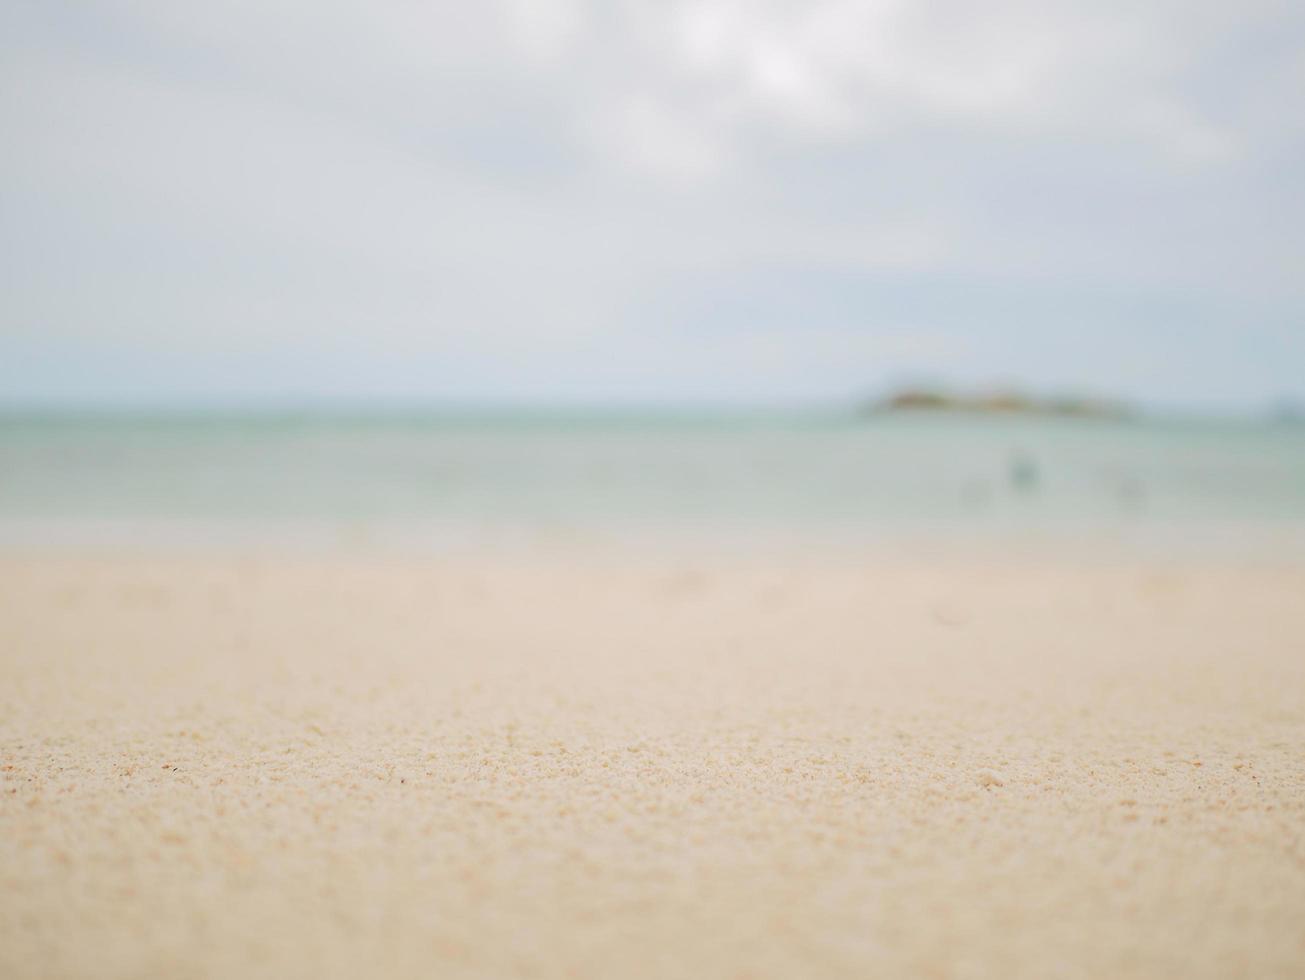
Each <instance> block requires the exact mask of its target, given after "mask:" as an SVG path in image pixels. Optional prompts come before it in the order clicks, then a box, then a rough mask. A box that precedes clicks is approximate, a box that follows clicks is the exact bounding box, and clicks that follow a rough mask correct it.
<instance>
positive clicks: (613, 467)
mask: <svg viewBox="0 0 1305 980" xmlns="http://www.w3.org/2000/svg"><path fill="white" fill-rule="evenodd" d="M1034 538H1036V539H1040V540H1056V539H1067V540H1068V539H1076V540H1085V541H1097V540H1124V541H1135V542H1141V543H1146V544H1148V545H1153V546H1157V547H1183V548H1190V547H1192V546H1203V545H1207V544H1208V545H1210V546H1218V547H1229V546H1231V547H1239V546H1242V545H1247V546H1252V545H1253V546H1254V547H1256V548H1263V547H1269V548H1274V549H1278V550H1292V551H1298V550H1305V549H1302V548H1301V546H1300V541H1301V540H1305V427H1302V426H1298V425H1297V426H1292V425H1272V424H1268V423H1265V424H1250V423H1231V422H1223V423H1198V422H1159V421H1124V422H1120V421H1097V420H1055V419H1034V418H985V417H966V416H947V415H916V416H910V415H884V416H875V417H870V418H860V419H858V418H851V417H844V416H836V415H808V416H756V415H754V416H733V417H727V416H693V415H679V416H674V415H642V416H641V415H636V414H624V415H622V414H597V413H595V414H588V415H581V414H577V415H571V416H565V415H558V414H554V415H530V414H524V413H522V414H515V415H513V414H462V415H446V416H408V417H399V416H386V417H362V416H359V417H345V416H333V417H328V416H315V417H314V416H301V417H290V416H280V417H272V416H265V417H225V418H223V417H216V416H210V417H201V416H190V417H183V416H172V417H168V416H152V417H151V416H136V417H98V418H96V417H85V418H68V417H65V418H54V417H49V418H38V417H22V418H20V417H9V418H7V419H4V420H2V421H0V546H4V547H8V548H22V549H28V548H33V547H37V548H39V547H43V546H50V547H60V548H64V547H78V546H82V545H88V546H89V545H113V546H119V545H124V544H126V545H133V546H140V547H144V548H149V547H153V546H161V547H165V546H171V545H176V544H193V543H204V544H218V545H222V544H231V545H234V546H241V547H243V546H246V545H249V544H251V543H258V542H263V543H296V544H314V545H321V544H326V545H332V544H341V543H342V544H346V545H349V546H377V547H385V548H391V547H397V548H408V547H413V548H419V549H429V548H435V549H440V548H473V549H474V548H479V547H495V546H499V545H504V544H508V545H511V544H520V543H558V542H564V543H565V542H571V543H581V544H583V543H595V544H619V543H622V542H625V541H634V540H642V541H702V542H715V543H721V544H757V543H781V542H787V543H799V544H800V543H803V542H808V543H810V542H821V543H824V544H850V545H853V546H856V545H859V544H862V543H869V542H882V541H885V540H926V539H927V540H937V541H953V540H954V541H963V540H993V539H997V540H1003V541H1016V540H1027V539H1034Z"/></svg>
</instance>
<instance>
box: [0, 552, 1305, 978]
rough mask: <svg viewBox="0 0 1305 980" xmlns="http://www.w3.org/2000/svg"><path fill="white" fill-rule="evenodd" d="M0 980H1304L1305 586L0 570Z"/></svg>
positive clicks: (710, 568)
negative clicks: (800, 979) (434, 979)
mask: <svg viewBox="0 0 1305 980" xmlns="http://www.w3.org/2000/svg"><path fill="white" fill-rule="evenodd" d="M0 754H2V758H0V976H3V977H6V978H11V980H23V978H29V977H33V978H34V977H124V978H125V977H133V978H139V977H168V978H187V977H242V978H243V977H253V978H260V977H278V978H282V977H328V978H329V977H364V976H365V977H381V978H384V977H455V978H456V977H516V976H521V977H540V978H550V977H595V978H600V977H601V978H609V977H636V978H637V977H668V978H669V977H677V978H680V977H683V978H699V977H731V978H742V977H753V978H761V977H775V978H793V977H808V976H810V977H844V976H845V977H867V976H885V977H892V976H901V977H1003V978H1020V977H1030V978H1032V977H1037V978H1049V977H1112V978H1128V977H1147V978H1151V977H1183V978H1193V977H1233V976H1238V977H1284V978H1285V977H1301V976H1305V571H1302V570H1301V569H1300V568H1296V567H1290V566H1281V567H1275V566H1273V565H1272V564H1267V563H1262V564H1256V565H1251V564H1241V565H1239V564H1235V563H1232V562H1223V563H1213V564H1200V563H1197V562H1192V561H1189V562H1183V563H1176V562H1171V563H1149V564H1146V565H1138V564H1136V563H1132V562H1126V561H1122V560H1121V561H1118V562H1111V561H1107V560H1093V561H1091V562H1085V563H1076V562H1073V561H1069V560H1049V559H1039V560H1036V561H1034V560H1020V559H1000V560H996V559H994V560H985V559H983V558H982V557H976V556H969V557H956V558H948V559H942V558H937V559H931V560H924V559H921V560H918V561H916V560H912V559H909V558H905V559H896V558H895V559H893V560H891V561H887V560H880V561H876V560H874V559H872V558H869V559H866V560H864V561H853V560H850V559H849V558H846V557H844V558H839V559H830V560H818V559H816V558H815V557H812V556H808V557H806V558H804V559H802V560H797V561H795V560H778V559H776V560H766V559H763V558H760V557H758V558H754V559H748V560H742V559H737V560H723V559H722V560H717V561H713V560H707V559H701V560H674V559H669V558H648V559H640V560H636V559H630V560H619V561H618V560H616V559H614V558H605V559H592V560H578V559H575V560H564V559H563V558H562V557H561V556H555V557H549V558H546V559H545V558H535V559H512V560H509V559H508V558H506V557H504V558H501V559H496V560H493V561H474V560H471V559H465V558H463V559H445V560H442V561H417V560H410V559H403V560H399V559H390V560H384V559H380V558H370V559H368V558H343V557H341V558H319V559H313V560H309V559H300V560H292V559H271V558H247V559H238V558H223V557H213V556H210V557H200V556H196V557H193V558H170V559H157V560H145V559H127V558H123V559H114V558H109V557H103V558H97V559H78V560H74V559H71V558H66V557H27V558H18V557H11V558H9V559H7V560H4V561H0Z"/></svg>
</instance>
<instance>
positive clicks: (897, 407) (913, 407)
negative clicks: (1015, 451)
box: [865, 388, 1135, 419]
mask: <svg viewBox="0 0 1305 980" xmlns="http://www.w3.org/2000/svg"><path fill="white" fill-rule="evenodd" d="M865 411H866V412H867V413H871V414H880V413H885V412H964V413H968V414H977V415H1048V416H1061V417H1066V418H1093V419H1123V418H1131V417H1132V416H1133V415H1134V414H1135V413H1134V411H1133V409H1132V408H1131V407H1129V406H1128V405H1125V404H1123V403H1121V402H1117V401H1112V400H1109V399H1103V398H1082V397H1068V396H1064V397H1052V398H1037V397H1033V396H1031V395H1027V394H1025V393H1023V392H1020V391H1014V390H1009V389H997V390H989V391H981V392H976V393H968V394H967V393H957V392H951V391H944V390H941V389H937V388H903V389H901V390H900V391H897V392H894V393H893V394H891V395H889V396H888V397H886V398H881V399H877V400H875V401H872V402H870V403H869V404H867V405H866V406H865Z"/></svg>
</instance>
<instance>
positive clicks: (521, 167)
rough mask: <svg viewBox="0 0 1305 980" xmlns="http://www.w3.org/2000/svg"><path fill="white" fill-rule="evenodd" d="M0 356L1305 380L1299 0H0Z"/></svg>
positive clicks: (49, 375) (699, 397)
mask: <svg viewBox="0 0 1305 980" xmlns="http://www.w3.org/2000/svg"><path fill="white" fill-rule="evenodd" d="M0 76H2V77H0V132H3V134H4V137H3V139H4V152H3V154H0V175H2V180H3V185H2V186H3V201H2V208H3V210H2V217H3V221H2V222H0V397H3V399H4V400H7V401H11V402H12V401H27V402H48V403H60V402H76V403H83V404H85V403H105V404H110V403H112V404H153V403H158V404H266V403H296V402H299V403H303V402H336V403H340V402H344V403H350V402H363V401H372V400H375V399H384V400H386V401H394V402H404V401H413V400H461V401H468V400H470V401H495V400H502V399H511V400H514V401H527V402H551V401H566V402H611V401H621V402H635V403H648V402H684V401H690V402H700V403H701V402H727V403H739V404H755V403H768V402H785V401H811V400H815V401H835V400H838V399H845V398H851V397H856V396H858V395H860V394H863V393H866V392H874V391H876V390H879V389H881V388H882V387H883V386H884V385H888V384H893V383H896V382H898V381H903V380H914V379H933V380H938V381H945V382H952V383H956V384H976V385H977V384H989V383H997V382H1015V383H1021V384H1024V385H1027V386H1029V387H1031V388H1033V389H1035V390H1047V391H1058V390H1064V389H1070V390H1081V391H1084V392H1089V393H1100V394H1113V395H1122V396H1127V397H1134V398H1138V399H1140V400H1142V401H1144V402H1149V403H1153V404H1157V405H1164V406H1173V407H1189V408H1202V409H1206V408H1215V409H1218V408H1242V407H1246V408H1252V409H1253V408H1258V407H1260V406H1263V405H1266V404H1268V403H1269V402H1270V401H1272V400H1274V399H1276V398H1282V397H1287V396H1291V397H1295V398H1298V399H1299V398H1305V4H1302V3H1300V2H1299V0H1289V2H1260V0H1239V2H1231V0H1218V2H1201V0H1185V2H1159V0H1128V2H1118V3H1115V2H1111V0H1095V2H1081V3H1059V2H1056V0H1036V2H1027V3H1025V2H992V3H984V4H976V3H972V2H954V3H953V2H945V3H905V2H900V3H899V2H869V0H863V2H852V0H797V2H782V0H756V2H751V3H744V2H731V0H698V2H674V0H651V2H646V3H645V2H623V0H610V2H605V3H599V2H594V3H585V2H581V0H475V2H461V3H430V2H426V3H423V2H417V0H402V2H385V0H366V2H357V3H350V2H322V0H312V2H310V0H256V2H255V0H251V2H211V3H198V2H183V0H139V2H116V3H115V2H92V0H82V2H71V0H70V2H64V0H0Z"/></svg>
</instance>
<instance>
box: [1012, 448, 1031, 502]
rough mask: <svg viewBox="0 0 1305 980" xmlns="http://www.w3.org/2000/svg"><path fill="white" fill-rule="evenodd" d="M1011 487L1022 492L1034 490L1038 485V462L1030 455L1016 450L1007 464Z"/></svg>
mask: <svg viewBox="0 0 1305 980" xmlns="http://www.w3.org/2000/svg"><path fill="white" fill-rule="evenodd" d="M1006 475H1007V477H1008V478H1009V479H1010V485H1011V486H1012V487H1014V488H1015V489H1016V490H1019V491H1021V492H1028V491H1030V490H1034V489H1036V488H1037V485H1038V462H1037V460H1035V459H1034V458H1033V457H1032V456H1030V455H1029V454H1028V453H1026V452H1023V451H1020V450H1016V451H1015V452H1013V453H1011V454H1010V459H1009V460H1008V461H1007V464H1006Z"/></svg>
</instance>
